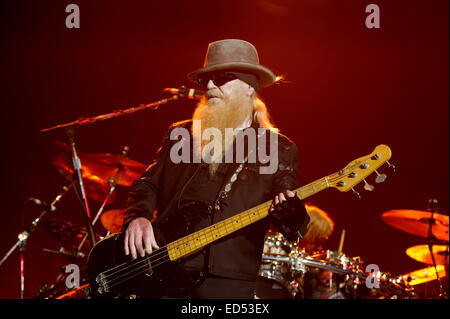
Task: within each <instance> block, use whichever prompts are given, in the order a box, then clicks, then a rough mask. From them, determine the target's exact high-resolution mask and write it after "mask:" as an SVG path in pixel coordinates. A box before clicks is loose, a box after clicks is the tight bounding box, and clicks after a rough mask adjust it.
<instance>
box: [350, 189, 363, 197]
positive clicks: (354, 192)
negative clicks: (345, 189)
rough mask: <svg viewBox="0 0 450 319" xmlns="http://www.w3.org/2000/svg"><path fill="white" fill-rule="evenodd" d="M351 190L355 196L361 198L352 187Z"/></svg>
mask: <svg viewBox="0 0 450 319" xmlns="http://www.w3.org/2000/svg"><path fill="white" fill-rule="evenodd" d="M352 192H353V194H355V196H356V198H358V199H361V195H359V193H358V192H357V191H355V189H354V188H352Z"/></svg>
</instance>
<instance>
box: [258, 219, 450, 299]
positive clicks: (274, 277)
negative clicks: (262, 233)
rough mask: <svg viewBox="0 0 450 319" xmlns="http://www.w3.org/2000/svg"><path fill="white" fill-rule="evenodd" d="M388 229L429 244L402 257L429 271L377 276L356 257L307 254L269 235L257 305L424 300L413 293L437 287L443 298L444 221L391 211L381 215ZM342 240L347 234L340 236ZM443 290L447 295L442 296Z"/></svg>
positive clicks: (325, 252)
mask: <svg viewBox="0 0 450 319" xmlns="http://www.w3.org/2000/svg"><path fill="white" fill-rule="evenodd" d="M382 219H383V221H384V222H386V223H387V224H388V225H390V226H392V227H394V228H397V229H399V230H402V231H404V232H407V233H410V234H413V235H416V236H420V237H422V238H427V244H425V245H416V246H412V247H409V248H407V249H406V254H407V255H408V256H409V257H410V258H412V259H414V260H416V261H418V262H420V263H423V264H426V265H427V266H428V267H425V268H423V269H419V270H416V271H412V272H409V273H406V274H403V275H393V274H390V273H383V272H380V271H379V269H377V268H373V265H368V266H366V268H364V267H363V265H364V264H363V261H362V260H360V258H359V257H350V256H347V255H346V254H344V253H343V252H342V243H343V236H341V244H340V245H339V249H338V251H331V250H319V251H314V252H307V251H306V250H305V249H304V248H302V247H301V244H299V243H301V241H300V242H290V241H288V240H286V239H285V238H284V237H283V235H282V234H281V233H279V232H277V231H276V230H275V231H274V230H272V229H269V231H268V232H267V234H266V238H265V241H264V251H263V255H262V262H261V266H260V270H259V274H258V280H257V289H256V298H259V299H266V298H267V299H278V298H280V299H286V298H287V299H418V298H420V299H423V298H428V296H426V295H420V294H418V293H417V289H415V288H417V287H419V286H418V285H421V284H430V283H432V282H434V281H437V282H438V284H439V291H440V292H439V294H438V295H437V296H434V298H447V293H448V281H447V285H446V287H445V288H444V287H443V285H442V282H441V279H442V278H444V277H447V278H448V264H449V262H448V254H449V244H448V243H449V234H448V222H449V217H448V216H447V215H443V214H439V213H437V212H435V211H430V210H427V211H418V210H391V211H388V212H385V213H383V214H382ZM344 234H345V230H344V232H343V235H344ZM446 290H447V291H446Z"/></svg>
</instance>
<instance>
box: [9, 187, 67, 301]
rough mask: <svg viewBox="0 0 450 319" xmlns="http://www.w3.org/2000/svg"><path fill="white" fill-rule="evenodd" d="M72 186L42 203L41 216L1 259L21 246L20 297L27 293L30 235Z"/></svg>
mask: <svg viewBox="0 0 450 319" xmlns="http://www.w3.org/2000/svg"><path fill="white" fill-rule="evenodd" d="M71 187H72V185H70V184H69V185H68V186H63V190H62V192H60V193H59V194H58V195H57V196H56V198H55V199H54V200H53V202H51V203H50V205H48V204H46V203H42V205H43V206H44V209H43V210H42V212H41V214H40V215H39V217H37V218H36V219H35V220H33V222H32V223H31V224H30V225H28V227H27V228H26V229H25V230H24V231H23V232H21V233H20V234H19V235H18V236H17V238H18V240H17V242H16V243H15V244H14V245H13V246H12V247H11V249H10V250H9V251H8V252H7V253H6V255H5V256H4V257H3V259H2V260H1V261H0V266H1V265H2V264H3V263H4V262H5V261H6V260H7V259H8V257H9V256H10V255H11V254H12V253H13V252H14V250H16V248H18V247H19V250H20V299H23V298H24V294H25V259H24V253H25V246H26V244H27V240H28V237H30V235H31V234H32V232H33V231H34V230H35V229H36V226H37V225H38V224H39V222H40V221H41V220H42V218H43V217H44V216H45V215H46V214H47V213H48V212H49V211H55V210H56V207H55V205H56V203H58V202H59V201H60V200H61V198H62V197H63V196H64V195H65V194H66V193H67V191H68V190H69V189H70V188H71Z"/></svg>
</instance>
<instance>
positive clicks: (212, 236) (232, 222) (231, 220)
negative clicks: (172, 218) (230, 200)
mask: <svg viewBox="0 0 450 319" xmlns="http://www.w3.org/2000/svg"><path fill="white" fill-rule="evenodd" d="M254 210H257V211H258V214H260V212H261V208H260V209H257V208H255V209H254ZM233 217H236V216H233ZM258 217H260V218H259V219H262V218H264V217H265V216H263V217H261V216H260V215H259V216H258ZM240 219H241V222H242V221H244V222H247V221H252V219H251V218H250V216H243V218H240ZM225 221H226V223H223V225H220V226H219V227H217V228H219V230H220V228H222V229H225V230H226V228H227V226H230V225H233V229H234V230H236V228H235V227H234V221H235V220H233V219H230V220H228V219H227V220H224V222H225ZM241 228H242V227H241ZM189 236H192V235H189ZM189 236H187V237H189ZM204 236H205V239H206V241H209V240H210V239H213V238H214V237H215V236H214V234H208V235H206V233H205V235H204ZM182 239H185V238H182ZM180 240H181V239H180ZM180 246H182V244H180V245H178V246H175V247H178V248H179V247H180ZM202 246H205V245H203V244H202ZM194 249H195V248H194ZM160 250H161V249H160ZM163 253H164V252H163ZM159 254H160V253H159ZM155 257H158V254H157V255H154V254H152V255H150V256H149V257H147V258H145V260H140V261H137V262H136V263H135V264H133V265H129V266H127V267H124V268H122V269H120V270H118V271H116V272H114V273H112V274H108V275H107V276H105V277H106V278H108V277H111V276H114V275H115V274H117V273H119V272H122V271H124V270H126V269H128V268H130V267H134V266H138V265H141V264H142V263H145V264H144V265H141V266H140V267H138V268H135V269H133V270H131V271H130V272H128V273H125V274H122V275H120V276H116V277H115V278H114V279H109V280H108V281H109V282H112V281H114V280H117V279H119V278H121V277H123V276H125V275H127V274H129V273H132V272H134V271H135V270H137V269H139V268H142V267H146V266H147V261H148V260H149V259H150V262H153V263H156V262H158V261H161V260H162V259H164V258H167V257H169V256H168V255H164V256H162V257H161V258H157V259H155ZM151 259H153V260H151ZM168 260H170V258H169V259H166V260H164V261H162V262H160V263H159V264H156V265H152V266H153V267H157V266H158V265H160V264H162V263H165V262H166V261H168ZM115 268H117V266H116V267H115Z"/></svg>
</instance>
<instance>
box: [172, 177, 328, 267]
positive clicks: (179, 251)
mask: <svg viewBox="0 0 450 319" xmlns="http://www.w3.org/2000/svg"><path fill="white" fill-rule="evenodd" d="M329 179H330V176H327V177H324V178H321V179H319V180H317V181H315V182H312V183H310V184H308V185H305V186H302V187H300V188H298V189H296V190H295V191H294V192H295V193H296V195H297V197H299V198H300V199H305V198H307V197H309V196H311V195H314V194H316V193H318V192H320V191H322V190H324V189H326V188H328V187H329V183H328V181H329ZM271 204H272V201H267V202H265V203H262V204H260V205H258V206H255V207H253V208H250V209H249V210H246V211H244V212H242V213H240V214H237V215H234V216H232V217H229V218H227V219H224V220H223V221H221V222H218V223H216V224H214V225H211V226H208V227H206V228H204V229H202V230H199V231H197V232H195V233H193V234H191V235H188V236H185V237H183V238H180V239H178V240H176V241H173V242H171V243H170V244H168V245H167V251H168V254H169V258H170V260H172V261H173V260H177V259H179V258H182V257H184V256H187V255H189V254H192V253H194V252H196V251H198V250H200V249H202V248H203V247H204V246H206V245H208V244H210V243H212V242H214V241H216V240H218V239H220V238H223V237H225V236H227V235H229V234H231V233H233V232H235V231H237V230H239V229H242V228H244V227H246V226H248V225H250V224H253V223H254V222H256V221H258V220H261V219H263V218H265V217H267V216H268V215H269V208H270V205H271Z"/></svg>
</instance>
